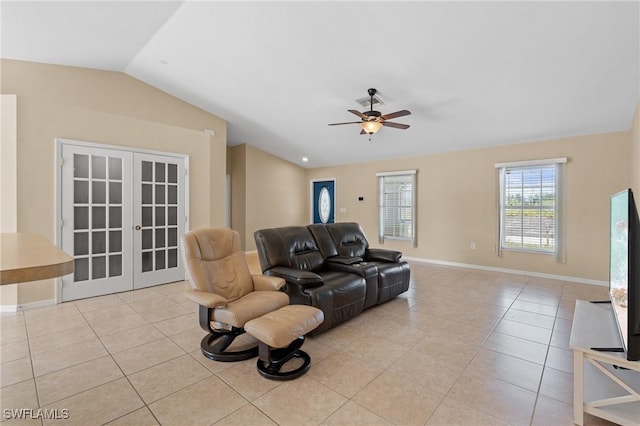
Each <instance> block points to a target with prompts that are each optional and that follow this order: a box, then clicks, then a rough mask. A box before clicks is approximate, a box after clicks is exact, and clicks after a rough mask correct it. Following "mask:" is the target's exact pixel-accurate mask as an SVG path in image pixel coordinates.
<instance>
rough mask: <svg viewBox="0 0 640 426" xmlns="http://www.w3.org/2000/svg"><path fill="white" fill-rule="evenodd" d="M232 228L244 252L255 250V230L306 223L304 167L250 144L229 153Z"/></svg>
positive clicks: (306, 187) (306, 184) (237, 147)
mask: <svg viewBox="0 0 640 426" xmlns="http://www.w3.org/2000/svg"><path fill="white" fill-rule="evenodd" d="M228 165H229V167H230V169H231V193H232V203H231V210H232V211H231V217H232V222H231V227H232V228H234V229H236V230H237V231H238V232H240V236H241V239H242V247H243V249H244V250H247V251H251V250H255V248H256V244H255V240H254V239H253V233H254V232H255V231H257V230H258V229H262V228H270V227H278V226H288V225H304V224H306V223H308V211H309V209H308V207H307V206H306V204H305V199H306V198H305V197H306V192H307V191H308V183H307V179H306V171H305V169H304V168H302V167H300V166H297V165H295V164H293V163H290V162H288V161H286V160H283V159H281V158H279V157H275V156H273V155H271V154H269V153H267V152H264V151H262V150H260V149H258V148H255V147H253V146H251V145H247V144H243V145H240V146H236V147H234V148H231V149H230V150H229V160H228Z"/></svg>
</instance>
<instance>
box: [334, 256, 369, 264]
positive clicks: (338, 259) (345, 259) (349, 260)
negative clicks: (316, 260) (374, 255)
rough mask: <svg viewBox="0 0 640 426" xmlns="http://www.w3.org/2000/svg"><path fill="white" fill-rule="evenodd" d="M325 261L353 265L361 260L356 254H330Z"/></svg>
mask: <svg viewBox="0 0 640 426" xmlns="http://www.w3.org/2000/svg"><path fill="white" fill-rule="evenodd" d="M325 262H327V263H338V264H340V265H353V264H354V263H360V262H362V258H361V257H358V256H353V257H352V256H332V257H328V258H327V259H325Z"/></svg>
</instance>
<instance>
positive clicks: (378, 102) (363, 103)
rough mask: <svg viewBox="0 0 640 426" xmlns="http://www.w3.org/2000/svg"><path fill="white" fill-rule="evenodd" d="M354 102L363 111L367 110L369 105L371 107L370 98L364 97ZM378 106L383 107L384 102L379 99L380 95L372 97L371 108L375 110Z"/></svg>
mask: <svg viewBox="0 0 640 426" xmlns="http://www.w3.org/2000/svg"><path fill="white" fill-rule="evenodd" d="M356 102H357V103H358V104H360V105H361V106H362V107H363V108H365V109H369V108H370V105H371V103H370V102H371V97H370V96H366V97H364V98H360V99H356ZM379 105H384V102H382V99H380V95H377V94H376V95H375V96H374V97H373V107H374V108H377V107H378V106H379Z"/></svg>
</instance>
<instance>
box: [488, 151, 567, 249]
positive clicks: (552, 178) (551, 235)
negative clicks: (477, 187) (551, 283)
mask: <svg viewBox="0 0 640 426" xmlns="http://www.w3.org/2000/svg"><path fill="white" fill-rule="evenodd" d="M565 162H566V158H558V159H552V160H541V161H539V162H534V161H526V162H519V163H502V164H496V167H499V168H500V248H501V249H504V250H525V251H534V252H542V253H550V254H557V253H559V252H560V251H559V248H560V235H561V233H560V223H561V221H560V217H561V215H560V205H561V203H560V197H561V194H560V192H561V191H560V188H561V186H560V173H561V170H562V169H561V165H562V164H563V163H565ZM559 259H560V257H559Z"/></svg>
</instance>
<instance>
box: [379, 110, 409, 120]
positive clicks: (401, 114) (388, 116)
mask: <svg viewBox="0 0 640 426" xmlns="http://www.w3.org/2000/svg"><path fill="white" fill-rule="evenodd" d="M405 115H411V111H407V110H406V109H403V110H402V111H396V112H392V113H390V114H385V115H383V116H382V117H380V118H382V119H383V120H391V119H392V118H398V117H404V116H405Z"/></svg>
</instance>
